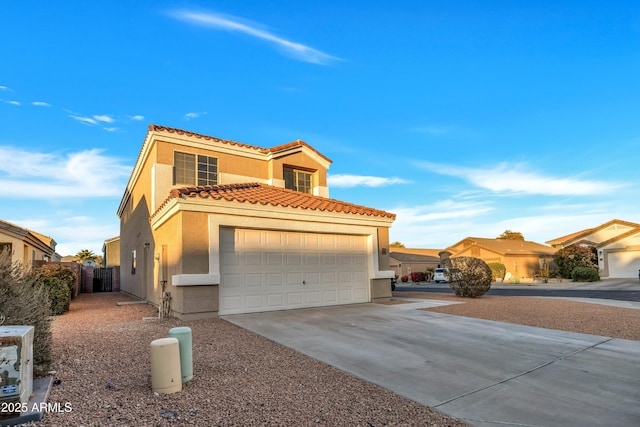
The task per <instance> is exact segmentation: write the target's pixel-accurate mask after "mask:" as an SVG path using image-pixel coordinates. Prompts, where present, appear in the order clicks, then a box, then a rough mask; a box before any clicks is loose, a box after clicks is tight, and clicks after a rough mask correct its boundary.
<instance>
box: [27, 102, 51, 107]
mask: <svg viewBox="0 0 640 427" xmlns="http://www.w3.org/2000/svg"><path fill="white" fill-rule="evenodd" d="M31 105H35V106H36V107H51V104H49V103H48V102H42V101H33V102H32V103H31Z"/></svg>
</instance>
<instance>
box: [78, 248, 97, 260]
mask: <svg viewBox="0 0 640 427" xmlns="http://www.w3.org/2000/svg"><path fill="white" fill-rule="evenodd" d="M76 258H78V260H79V261H80V263H84V262H85V261H90V262H96V261H97V260H98V255H96V254H94V253H93V252H92V251H90V250H89V249H83V250H81V251H80V252H78V253H77V254H76Z"/></svg>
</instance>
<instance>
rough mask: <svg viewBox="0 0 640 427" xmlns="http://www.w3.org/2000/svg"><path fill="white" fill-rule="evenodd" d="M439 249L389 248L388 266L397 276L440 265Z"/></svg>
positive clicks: (423, 270) (409, 274)
mask: <svg viewBox="0 0 640 427" xmlns="http://www.w3.org/2000/svg"><path fill="white" fill-rule="evenodd" d="M439 252H440V249H414V248H390V257H391V261H390V263H391V264H390V267H391V268H392V269H393V271H394V272H395V274H396V275H397V276H398V277H402V276H403V275H405V274H406V275H408V276H409V278H411V273H413V272H418V271H421V272H423V273H424V272H425V271H426V270H427V269H428V268H437V267H438V266H439V265H440V262H441V261H440V256H439Z"/></svg>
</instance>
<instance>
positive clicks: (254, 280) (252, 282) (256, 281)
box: [244, 274, 262, 287]
mask: <svg viewBox="0 0 640 427" xmlns="http://www.w3.org/2000/svg"><path fill="white" fill-rule="evenodd" d="M244 284H245V285H246V286H248V287H256V286H262V274H245V275H244Z"/></svg>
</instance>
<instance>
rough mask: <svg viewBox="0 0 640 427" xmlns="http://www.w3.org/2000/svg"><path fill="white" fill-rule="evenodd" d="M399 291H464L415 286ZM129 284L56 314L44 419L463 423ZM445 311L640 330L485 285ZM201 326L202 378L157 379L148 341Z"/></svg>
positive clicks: (639, 335)
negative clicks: (171, 390)
mask: <svg viewBox="0 0 640 427" xmlns="http://www.w3.org/2000/svg"><path fill="white" fill-rule="evenodd" d="M398 296H402V297H418V298H428V299H444V300H447V299H451V300H455V301H460V299H459V298H457V297H455V296H452V295H446V294H433V293H428V294H426V293H419V292H417V293H408V292H402V294H401V295H400V294H399V295H398ZM128 300H130V299H129V298H128V297H126V296H124V295H121V294H111V293H101V294H81V295H80V296H79V297H78V299H76V300H74V301H73V302H72V304H71V311H70V312H69V313H67V314H65V315H63V316H60V317H58V318H56V320H55V321H54V323H53V327H52V330H53V338H54V345H53V351H54V367H53V369H55V373H54V374H53V377H54V379H55V380H56V382H57V383H58V384H56V385H54V386H53V388H52V390H51V394H50V397H49V402H50V403H56V402H58V403H60V404H61V406H64V405H65V404H67V403H68V404H70V406H71V409H72V410H71V411H70V412H61V413H55V412H51V413H47V414H46V415H45V417H44V418H43V421H42V422H40V423H34V424H33V425H41V426H80V425H83V426H109V425H113V426H134V425H135V426H165V425H196V426H214V425H221V426H244V425H285V426H288V425H296V426H310V425H313V426H341V425H345V426H385V425H389V426H390V425H396V426H414V425H416V426H465V425H466V424H464V423H462V422H460V421H458V420H455V419H453V418H450V417H447V416H444V415H442V414H440V413H438V412H435V411H433V410H431V409H430V408H428V407H425V406H422V405H420V404H418V403H416V402H414V401H411V400H409V399H406V398H403V397H401V396H399V395H397V394H394V393H392V392H390V391H388V390H386V389H383V388H381V387H379V386H376V385H373V384H370V383H368V382H366V381H363V380H360V379H358V378H355V377H353V376H351V375H349V374H346V373H344V372H342V371H339V370H337V369H335V368H333V367H331V366H329V365H326V364H324V363H322V362H319V361H316V360H314V359H311V358H309V357H307V356H304V355H302V354H300V353H297V352H295V351H293V350H290V349H288V348H286V347H283V346H281V345H279V344H276V343H274V342H271V341H269V340H267V339H265V338H262V337H260V336H257V335H255V334H253V333H251V332H248V331H245V330H243V329H240V328H238V327H236V326H234V325H232V324H230V323H228V322H226V321H224V320H201V321H190V322H182V321H178V320H176V319H164V320H157V319H154V320H143V318H144V317H154V316H156V309H155V308H154V307H152V306H149V305H141V304H134V305H125V306H117V305H116V302H118V301H128ZM464 301H465V304H456V305H451V306H445V307H439V308H433V309H430V310H432V311H438V312H441V313H449V314H455V315H460V316H468V317H477V318H483V319H489V320H498V321H503V322H510V323H519V324H525V325H532V326H539V327H545V328H554V329H563V330H568V331H574V332H584V333H589V334H597V335H605V336H610V337H617V338H626V339H633V340H640V310H634V309H624V308H616V307H608V306H601V305H595V304H587V303H579V302H572V301H566V300H555V299H542V298H530V297H500V296H484V297H482V298H478V299H464ZM176 326H188V327H190V328H191V329H192V331H193V366H194V379H193V380H192V381H190V382H189V383H187V384H186V385H185V387H184V388H183V390H182V391H181V392H179V393H175V394H171V395H155V394H154V393H153V392H152V391H151V377H150V350H149V344H150V343H151V341H153V340H155V339H157V338H163V337H166V336H167V332H168V330H169V329H170V328H173V327H176Z"/></svg>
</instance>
